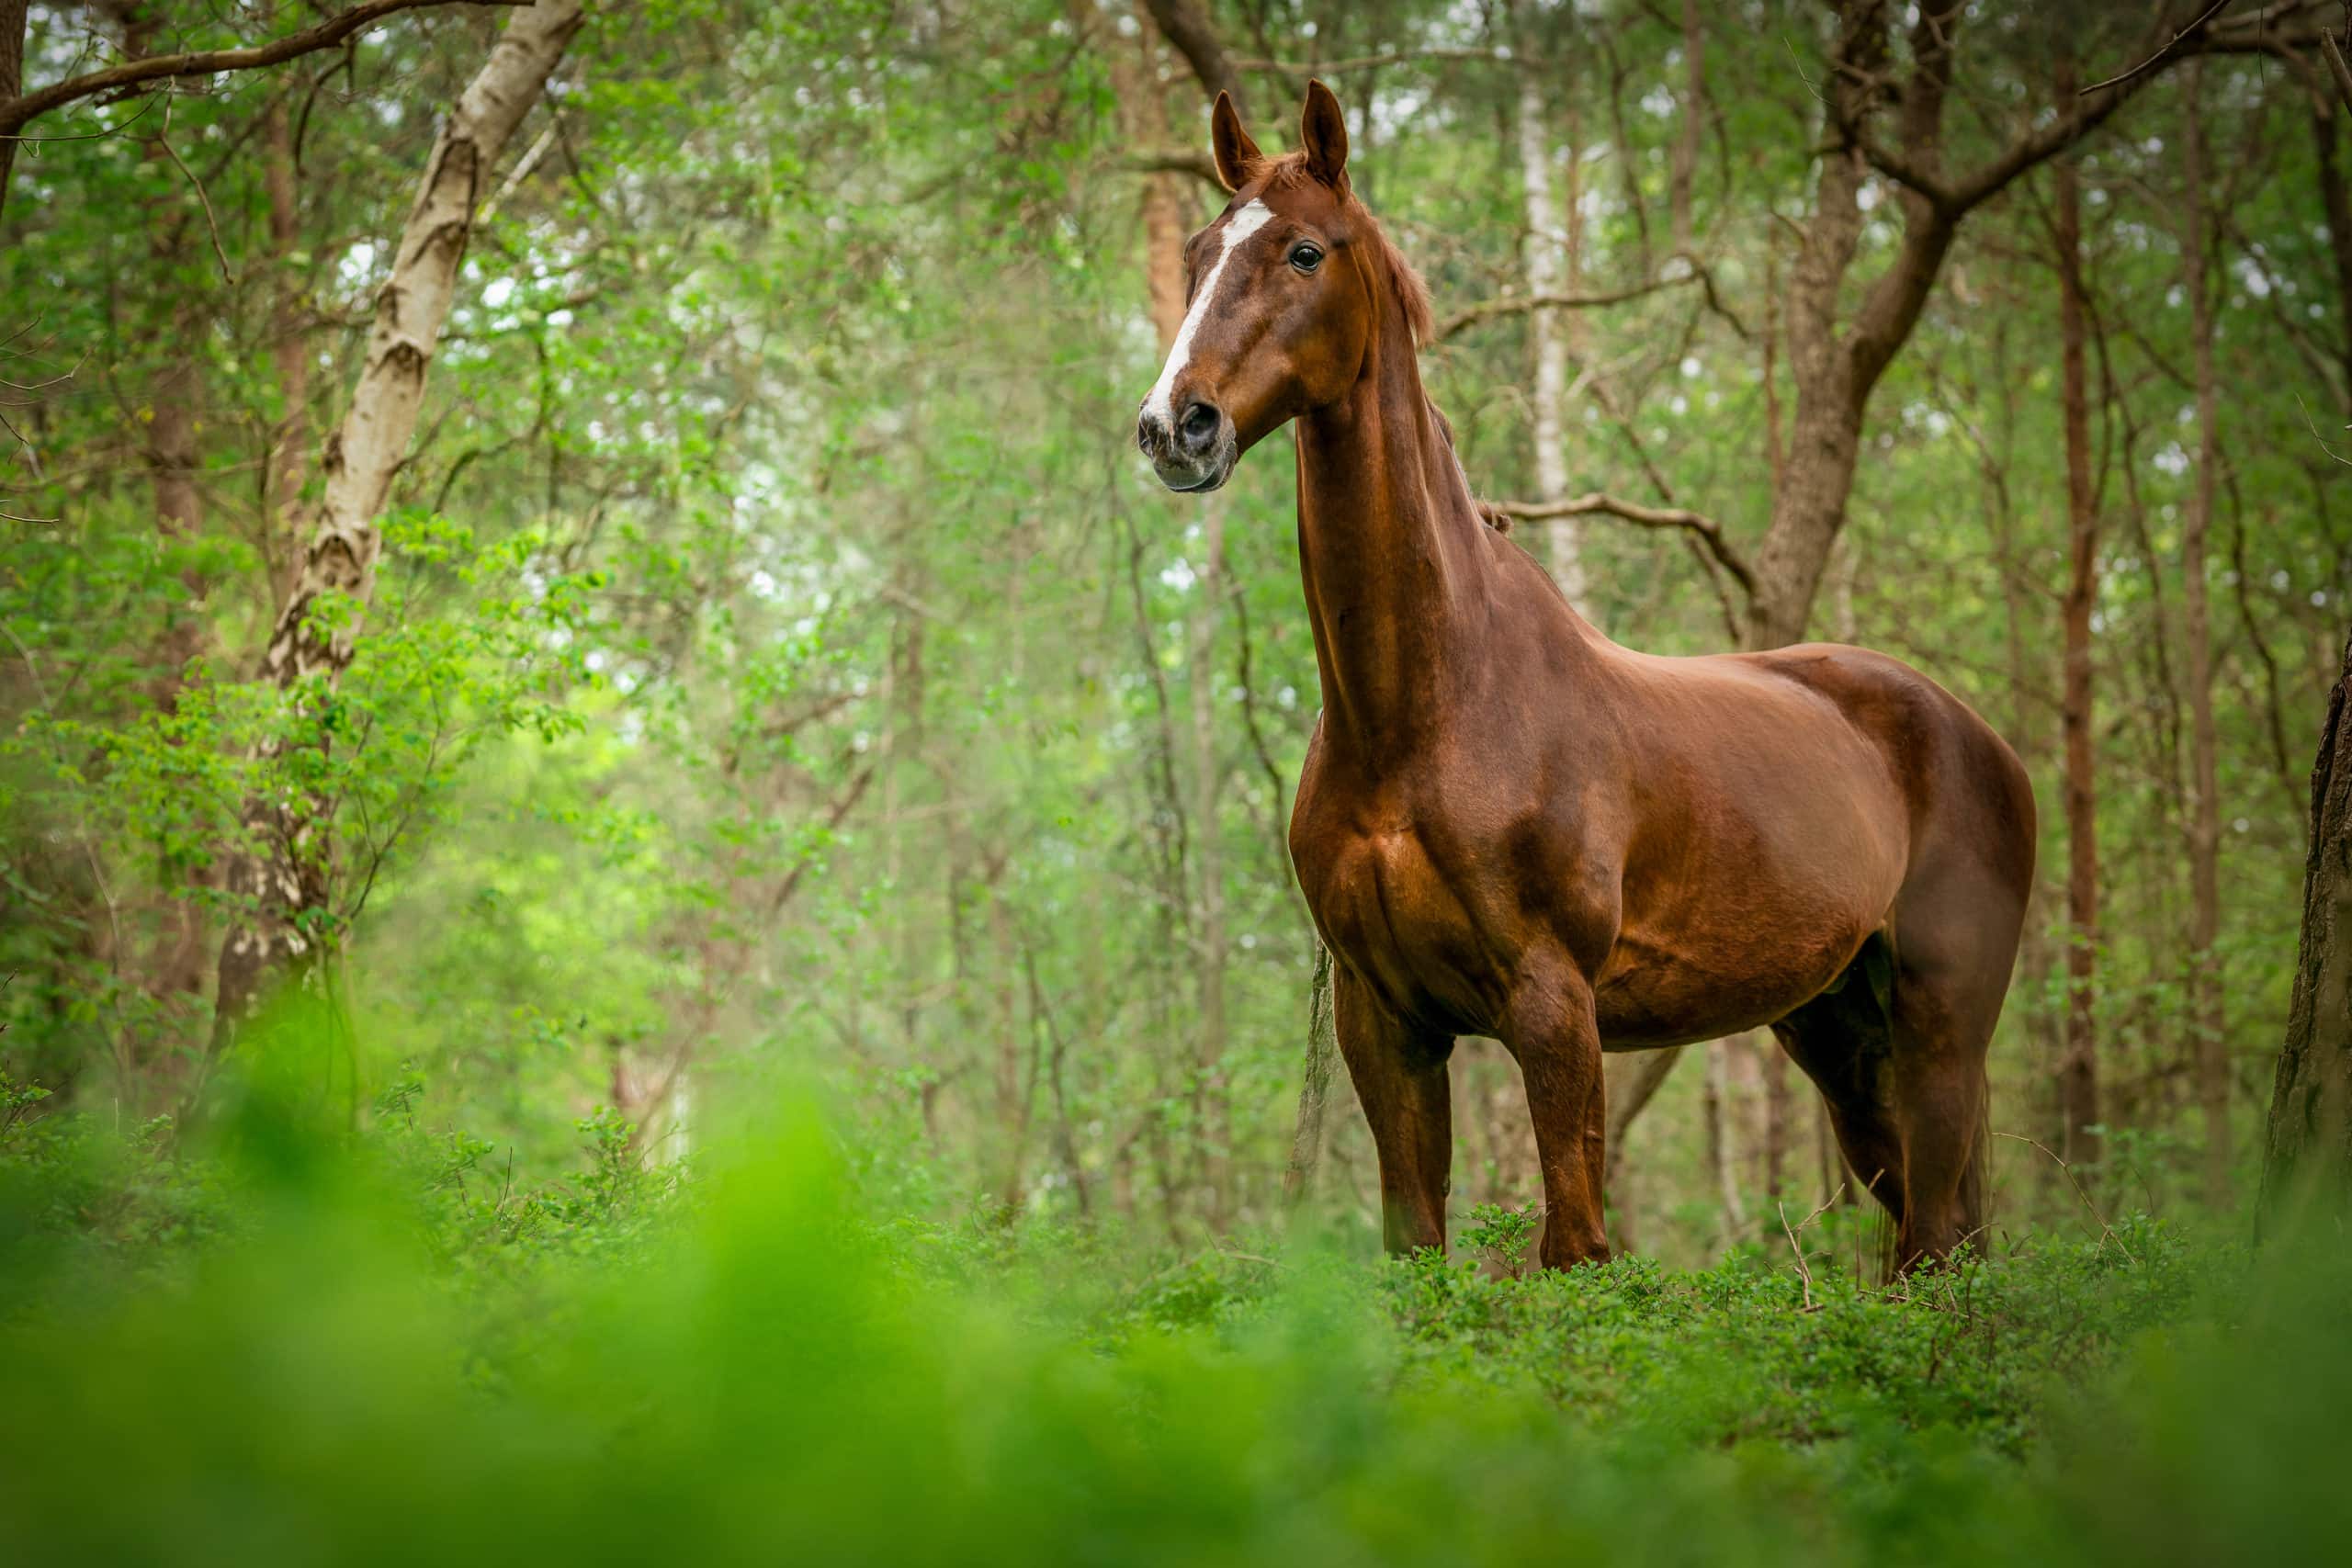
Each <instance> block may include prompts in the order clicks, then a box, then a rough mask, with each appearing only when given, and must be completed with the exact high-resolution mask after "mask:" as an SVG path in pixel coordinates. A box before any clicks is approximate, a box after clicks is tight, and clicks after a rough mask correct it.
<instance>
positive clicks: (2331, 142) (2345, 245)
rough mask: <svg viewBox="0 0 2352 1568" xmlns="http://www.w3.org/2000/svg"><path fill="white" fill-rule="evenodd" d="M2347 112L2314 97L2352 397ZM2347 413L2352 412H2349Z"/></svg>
mask: <svg viewBox="0 0 2352 1568" xmlns="http://www.w3.org/2000/svg"><path fill="white" fill-rule="evenodd" d="M2347 113H2352V103H2338V102H2335V100H2333V99H2331V98H2329V97H2328V96H2327V95H2326V94H2325V93H2324V92H2321V93H2318V94H2315V95H2314V96H2313V99H2312V142H2313V143H2314V147H2313V152H2314V153H2315V158H2314V162H2313V165H2312V166H2313V172H2314V175H2315V176H2316V177H2317V179H2318V181H2319V195H2320V210H2321V211H2323V212H2324V213H2325V214H2326V215H2327V243H2328V249H2329V250H2330V252H2332V253H2333V254H2334V256H2335V308H2336V321H2337V324H2338V326H2339V328H2340V329H2341V335H2340V336H2339V338H2338V339H2337V341H2336V345H2335V347H2336V354H2337V355H2338V362H2339V363H2340V364H2341V365H2342V366H2343V367H2344V386H2345V389H2346V396H2347V397H2352V194H2347V192H2346V186H2345V180H2344V169H2343V165H2342V164H2339V163H2338V162H2337V161H2336V160H2337V155H2338V148H2337V142H2338V141H2339V138H2338V136H2337V133H2336V132H2337V127H2339V126H2340V125H2342V124H2343V123H2344V118H2345V116H2346V114H2347ZM2346 412H2352V409H2347V410H2346Z"/></svg>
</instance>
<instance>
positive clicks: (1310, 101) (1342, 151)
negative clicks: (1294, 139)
mask: <svg viewBox="0 0 2352 1568" xmlns="http://www.w3.org/2000/svg"><path fill="white" fill-rule="evenodd" d="M1298 144H1299V145H1300V146H1301V147H1304V148H1306V172H1307V173H1308V174H1310V175H1314V176H1315V177H1316V178H1317V179H1318V180H1321V181H1322V182H1323V183H1324V184H1325V185H1327V186H1331V187H1332V188H1333V189H1335V190H1336V189H1338V188H1339V186H1340V179H1341V177H1342V176H1343V175H1345V174H1346V173H1347V167H1348V122H1347V119H1346V117H1344V116H1342V115H1341V114H1340V100H1339V99H1338V98H1335V97H1333V96H1331V89H1330V88H1329V87H1327V86H1325V85H1323V84H1322V83H1320V82H1309V83H1307V84H1306V111H1305V112H1304V113H1302V114H1301V115H1300V116H1299V117H1298Z"/></svg>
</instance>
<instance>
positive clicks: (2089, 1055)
mask: <svg viewBox="0 0 2352 1568" xmlns="http://www.w3.org/2000/svg"><path fill="white" fill-rule="evenodd" d="M2072 77H2073V73H2072V72H2071V71H2062V73H2061V75H2060V81H2061V84H2062V85H2071V83H2072ZM2053 173H2054V177H2055V181H2056V185H2057V222H2056V232H2057V244H2058V335H2059V355H2060V361H2061V366H2062V379H2063V381H2064V390H2063V392H2062V394H2061V399H2062V402H2063V404H2064V425H2065V441H2066V558H2067V576H2066V597H2065V601H2064V614H2063V619H2064V627H2065V682H2064V694H2063V695H2062V697H2061V699H2060V723H2061V726H2062V728H2064V732H2065V742H2066V1025H2065V1029H2066V1032H2065V1043H2064V1049H2063V1051H2062V1052H2061V1054H2060V1056H2059V1062H2058V1108H2059V1115H2060V1117H2061V1118H2062V1138H2063V1145H2062V1147H2061V1150H2060V1153H2061V1154H2062V1155H2063V1156H2064V1158H2065V1160H2066V1162H2067V1163H2068V1164H2070V1165H2074V1164H2085V1163H2089V1162H2092V1161H2096V1160H2097V1159H2098V1153H2099V1150H2098V1134H2096V1133H2095V1132H2093V1131H2092V1130H2091V1129H2092V1128H2094V1127H2095V1126H2097V1125H2098V1119H2099V1110H2098V1036H2097V1034H2096V1032H2095V1030H2094V1016H2093V1005H2094V1003H2095V1001H2096V999H2097V993H2096V990H2095V988H2094V987H2095V983H2096V980H2097V973H2098V790H2097V787H2096V786H2097V781H2096V777H2095V774H2094V771H2093V769H2094V761H2093V759H2094V750H2093V741H2094V732H2093V729H2092V720H2093V716H2094V715H2093V710H2092V705H2091V610H2092V607H2093V605H2094V604H2095V603H2096V602H2097V600H2098V506H2097V502H2096V501H2095V499H2094V497H2093V496H2092V493H2091V433H2090V392H2089V388H2088V376H2087V372H2086V368H2085V358H2084V338H2085V333H2084V309H2083V305H2084V300H2083V274H2082V207H2081V203H2082V195H2081V187H2080V182H2079V180H2078V178H2077V176H2076V174H2075V164H2074V160H2072V159H2070V158H2062V159H2060V160H2058V163H2057V164H2056V167H2055V169H2054V171H2053Z"/></svg>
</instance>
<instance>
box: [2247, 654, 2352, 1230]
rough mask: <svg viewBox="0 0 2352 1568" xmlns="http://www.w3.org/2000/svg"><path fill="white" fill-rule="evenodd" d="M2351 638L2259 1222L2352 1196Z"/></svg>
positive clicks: (2293, 1217)
mask: <svg viewBox="0 0 2352 1568" xmlns="http://www.w3.org/2000/svg"><path fill="white" fill-rule="evenodd" d="M2347 694H2352V638H2348V639H2346V643H2345V645H2344V658H2343V662H2342V666H2341V673H2340V674H2339V675H2338V676H2337V678H2336V682H2335V686H2334V687H2333V688H2332V689H2331V690H2330V691H2329V693H2328V696H2327V720H2326V723H2325V724H2324V726H2323V727H2322V728H2321V730H2320V739H2319V755H2318V758H2317V760H2316V761H2314V762H2313V763H2312V805H2311V849H2310V852H2309V853H2308V854H2307V855H2306V856H2305V858H2304V862H2303V931H2302V941H2301V945H2300V947H2299V948H2298V949H2297V952H2296V954H2295V990H2294V999H2293V1001H2292V1002H2291V1003H2290V1006H2289V1008H2288V1012H2287V1042H2286V1048H2285V1049H2284V1050H2282V1051H2281V1052H2280V1053H2279V1055H2278V1080H2277V1083H2276V1085H2275V1087H2274V1088H2273V1089H2272V1090H2271V1097H2270V1126H2269V1136H2268V1140H2267V1145H2266V1147H2265V1149H2264V1152H2263V1163H2262V1201H2261V1206H2260V1209H2259V1210H2258V1212H2257V1215H2256V1224H2257V1230H2258V1233H2259V1232H2272V1231H2278V1230H2280V1229H2284V1228H2287V1227H2289V1226H2290V1225H2291V1224H2293V1223H2295V1222H2296V1221H2297V1220H2299V1219H2301V1218H2304V1217H2306V1216H2308V1217H2310V1218H2312V1219H2318V1220H2322V1221H2324V1222H2327V1221H2333V1222H2337V1223H2340V1222H2341V1220H2342V1218H2343V1214H2344V1211H2345V1207H2346V1201H2347V1200H2352V724H2347V723H2346V714H2345V704H2346V696H2347Z"/></svg>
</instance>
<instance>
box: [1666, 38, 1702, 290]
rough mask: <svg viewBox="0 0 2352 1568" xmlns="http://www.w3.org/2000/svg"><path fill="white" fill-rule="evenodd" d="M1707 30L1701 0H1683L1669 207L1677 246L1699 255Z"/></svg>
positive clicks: (1671, 226)
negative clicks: (1697, 206)
mask: <svg viewBox="0 0 2352 1568" xmlns="http://www.w3.org/2000/svg"><path fill="white" fill-rule="evenodd" d="M1706 62H1707V32H1706V28H1704V27H1702V25H1701V24H1700V20H1699V0H1682V124H1681V125H1680V126H1679V128H1677V130H1676V133H1675V138H1674V152H1673V161H1672V163H1671V164H1670V165H1669V166H1668V174H1667V209H1668V224H1669V226H1670V227H1669V231H1668V232H1669V234H1670V236H1671V243H1672V245H1673V248H1674V249H1675V250H1676V251H1678V252H1679V253H1680V254H1683V255H1686V256H1691V255H1694V254H1695V251H1694V243H1693V241H1692V239H1691V186H1692V184H1693V182H1694V179H1695V176H1696V175H1697V174H1698V169H1699V138H1700V136H1701V134H1702V132H1703V131H1704V130H1705V129H1706V127H1705V118H1706V116H1705V110H1706V103H1707V63H1706Z"/></svg>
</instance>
